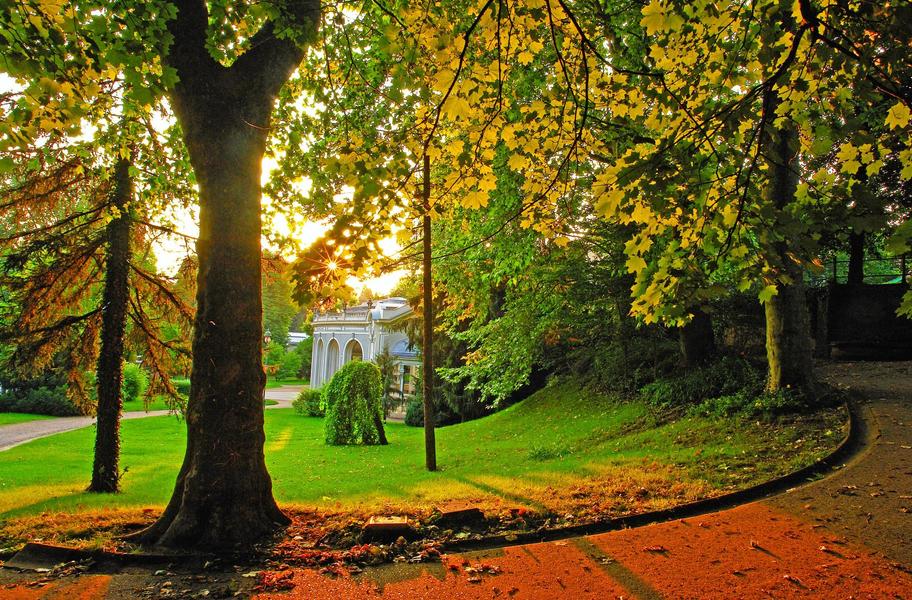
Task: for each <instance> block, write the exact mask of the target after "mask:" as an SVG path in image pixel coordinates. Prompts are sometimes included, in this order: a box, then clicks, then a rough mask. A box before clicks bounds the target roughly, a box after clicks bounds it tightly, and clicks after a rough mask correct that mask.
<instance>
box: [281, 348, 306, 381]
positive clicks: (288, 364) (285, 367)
mask: <svg viewBox="0 0 912 600" xmlns="http://www.w3.org/2000/svg"><path fill="white" fill-rule="evenodd" d="M301 361H302V358H301V355H300V354H298V353H297V352H288V353H286V354H285V356H283V357H282V360H281V361H280V362H279V370H278V372H276V379H293V378H295V377H297V376H298V374H299V373H300V371H301Z"/></svg>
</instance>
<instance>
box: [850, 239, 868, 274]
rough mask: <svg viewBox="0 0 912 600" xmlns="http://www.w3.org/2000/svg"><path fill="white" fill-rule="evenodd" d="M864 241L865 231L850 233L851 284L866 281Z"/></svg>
mask: <svg viewBox="0 0 912 600" xmlns="http://www.w3.org/2000/svg"><path fill="white" fill-rule="evenodd" d="M864 243H865V234H864V232H863V231H859V232H855V231H852V232H851V233H849V274H848V283H849V285H861V284H863V283H864Z"/></svg>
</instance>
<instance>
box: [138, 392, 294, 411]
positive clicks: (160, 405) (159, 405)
mask: <svg viewBox="0 0 912 600" xmlns="http://www.w3.org/2000/svg"><path fill="white" fill-rule="evenodd" d="M274 404H278V402H276V401H275V400H267V401H266V406H272V405H274ZM169 409H170V407H169V406H168V403H167V402H166V401H165V397H164V396H155V397H154V398H153V399H152V402H150V403H149V404H148V405H147V404H145V402H143V400H142V399H139V400H133V401H132V402H124V404H123V410H124V412H128V411H130V412H135V411H145V412H152V411H156V410H169Z"/></svg>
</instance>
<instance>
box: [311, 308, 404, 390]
mask: <svg viewBox="0 0 912 600" xmlns="http://www.w3.org/2000/svg"><path fill="white" fill-rule="evenodd" d="M412 314H413V311H412V308H411V307H410V306H409V305H408V302H406V300H405V298H384V299H383V300H375V301H371V302H367V303H365V304H359V305H357V306H352V307H349V308H346V309H345V310H343V311H341V312H328V313H317V314H316V315H314V319H313V353H312V355H311V356H312V360H311V363H310V386H311V387H312V388H314V389H316V388H319V387H322V386H323V385H324V384H326V383H327V382H329V380H330V379H331V378H332V376H333V374H335V372H336V371H338V370H339V369H340V368H341V367H342V365H345V364H347V363H349V362H351V361H353V360H367V361H372V362H374V361H375V360H376V358H377V356H378V355H379V354H381V353H382V352H383V351H384V350H387V351H388V352H389V353H390V355H391V357H392V361H393V365H394V367H395V372H396V379H397V381H396V384H395V385H396V387H397V390H398V391H399V392H400V393H401V394H402V395H403V396H410V395H412V394H414V392H415V376H416V375H417V374H418V367H419V365H420V361H419V358H418V352H417V349H416V348H414V347H413V346H411V345H410V344H409V340H408V336H407V335H406V334H405V333H404V332H402V331H398V330H397V329H398V328H399V327H400V326H401V325H402V324H403V323H404V321H405V320H406V319H408V318H409V317H411V316H412Z"/></svg>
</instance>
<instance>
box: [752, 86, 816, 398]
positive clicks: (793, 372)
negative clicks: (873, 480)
mask: <svg viewBox="0 0 912 600" xmlns="http://www.w3.org/2000/svg"><path fill="white" fill-rule="evenodd" d="M777 103H778V98H777V97H776V93H775V92H768V93H767V94H766V95H765V97H764V107H763V110H764V115H765V119H766V120H767V128H768V129H767V131H766V132H765V139H764V141H763V143H764V155H765V157H766V161H767V163H768V167H769V170H768V172H769V181H768V183H767V187H766V190H765V191H764V196H765V198H764V200H765V201H766V202H767V203H768V204H769V205H771V206H774V207H775V208H776V210H777V211H778V212H779V213H782V212H783V211H784V209H785V207H786V206H787V205H788V204H789V203H790V202H792V201H793V200H794V198H795V191H796V190H797V189H798V171H797V169H798V166H797V164H793V163H794V162H795V161H796V157H797V153H798V132H797V129H796V128H795V127H794V126H793V125H791V124H786V125H785V126H783V127H781V128H774V127H773V126H772V122H773V119H774V118H775V117H774V115H775V108H776V104H777ZM771 258H772V260H773V263H774V268H776V269H777V271H778V272H777V276H778V281H777V283H776V290H777V293H776V295H774V296H773V297H772V298H770V299H769V300H768V301H767V302H766V307H765V309H766V356H767V362H768V366H769V376H768V379H767V390H768V391H770V392H778V391H780V390H782V389H786V388H792V389H795V390H798V391H799V392H801V393H803V394H805V395H807V396H809V397H813V396H814V388H815V385H814V384H815V382H814V364H813V347H812V343H811V334H810V319H809V317H808V309H807V298H806V294H805V286H804V272H803V270H802V268H801V265H800V264H799V263H797V262H796V261H795V260H794V258H793V257H792V255H791V252H790V248H789V243H788V241H787V240H786V239H781V240H778V241H776V242H774V243H773V247H772V256H771Z"/></svg>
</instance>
